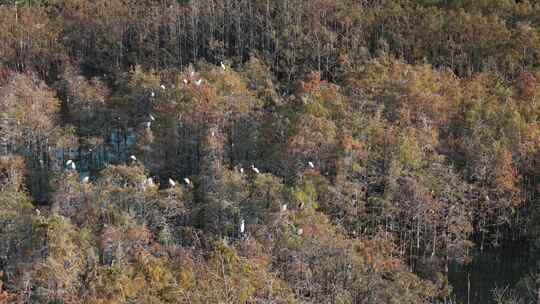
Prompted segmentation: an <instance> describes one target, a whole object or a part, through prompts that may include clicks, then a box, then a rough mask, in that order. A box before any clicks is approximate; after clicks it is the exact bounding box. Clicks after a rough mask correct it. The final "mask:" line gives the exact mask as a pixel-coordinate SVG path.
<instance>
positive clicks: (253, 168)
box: [251, 165, 261, 174]
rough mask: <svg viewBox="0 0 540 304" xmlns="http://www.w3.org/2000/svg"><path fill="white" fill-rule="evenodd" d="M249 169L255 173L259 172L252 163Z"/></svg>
mask: <svg viewBox="0 0 540 304" xmlns="http://www.w3.org/2000/svg"><path fill="white" fill-rule="evenodd" d="M251 170H253V172H255V173H256V174H259V173H261V171H259V169H257V168H256V167H255V166H254V165H251Z"/></svg>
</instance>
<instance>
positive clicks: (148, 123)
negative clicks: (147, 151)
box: [146, 121, 152, 129]
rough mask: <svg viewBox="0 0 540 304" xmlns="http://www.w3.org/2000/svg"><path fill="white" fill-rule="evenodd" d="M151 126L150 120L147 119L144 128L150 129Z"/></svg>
mask: <svg viewBox="0 0 540 304" xmlns="http://www.w3.org/2000/svg"><path fill="white" fill-rule="evenodd" d="M151 126H152V123H151V122H149V121H148V122H146V128H147V129H150V127H151Z"/></svg>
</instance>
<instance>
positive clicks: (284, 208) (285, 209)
mask: <svg viewBox="0 0 540 304" xmlns="http://www.w3.org/2000/svg"><path fill="white" fill-rule="evenodd" d="M285 211H287V204H283V205H281V212H285Z"/></svg>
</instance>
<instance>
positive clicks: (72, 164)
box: [71, 162, 77, 170]
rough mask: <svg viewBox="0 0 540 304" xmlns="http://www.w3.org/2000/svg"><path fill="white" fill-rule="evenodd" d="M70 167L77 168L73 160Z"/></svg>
mask: <svg viewBox="0 0 540 304" xmlns="http://www.w3.org/2000/svg"><path fill="white" fill-rule="evenodd" d="M71 169H72V170H75V169H77V166H75V163H74V162H72V163H71Z"/></svg>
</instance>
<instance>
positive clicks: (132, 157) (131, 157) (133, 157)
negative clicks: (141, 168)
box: [129, 155, 137, 161]
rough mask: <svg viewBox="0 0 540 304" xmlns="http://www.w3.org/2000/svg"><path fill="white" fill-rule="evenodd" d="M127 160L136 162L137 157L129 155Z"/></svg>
mask: <svg viewBox="0 0 540 304" xmlns="http://www.w3.org/2000/svg"><path fill="white" fill-rule="evenodd" d="M129 158H130V159H131V160H132V161H137V157H135V155H131V156H130V157H129Z"/></svg>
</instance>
